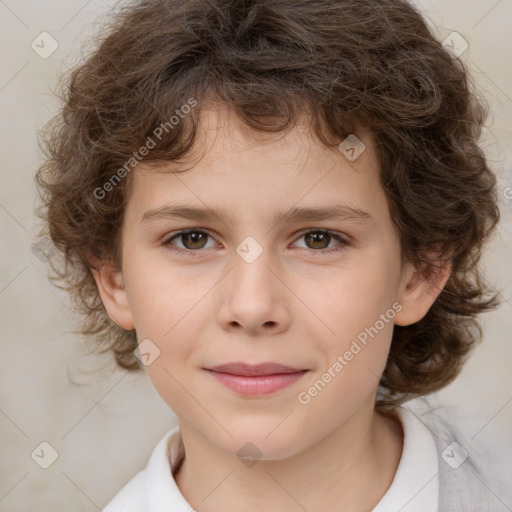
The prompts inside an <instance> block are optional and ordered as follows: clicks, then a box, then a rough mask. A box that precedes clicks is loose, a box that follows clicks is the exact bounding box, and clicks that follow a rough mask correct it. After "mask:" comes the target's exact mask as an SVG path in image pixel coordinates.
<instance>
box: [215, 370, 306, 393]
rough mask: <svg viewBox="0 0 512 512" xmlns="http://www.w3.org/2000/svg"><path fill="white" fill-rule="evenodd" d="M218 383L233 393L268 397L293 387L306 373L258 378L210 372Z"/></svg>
mask: <svg viewBox="0 0 512 512" xmlns="http://www.w3.org/2000/svg"><path fill="white" fill-rule="evenodd" d="M208 371H209V372H210V373H211V374H212V375H213V376H214V377H215V378H216V379H217V380H218V381H220V382H221V383H222V384H224V386H226V387H228V388H229V389H231V390H232V391H236V392H237V393H242V394H244V395H268V394H270V393H275V392H276V391H279V390H280V389H283V388H286V387H287V386H291V385H292V384H293V383H294V382H296V381H298V380H299V379H300V378H301V377H302V376H303V375H304V374H305V373H306V372H307V370H305V371H301V372H295V373H279V374H276V375H260V376H258V377H246V376H243V375H233V374H231V373H221V372H215V371H212V370H208Z"/></svg>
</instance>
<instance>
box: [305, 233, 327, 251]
mask: <svg viewBox="0 0 512 512" xmlns="http://www.w3.org/2000/svg"><path fill="white" fill-rule="evenodd" d="M304 240H306V245H307V246H308V247H309V248H310V249H327V247H328V246H329V242H330V241H331V235H330V234H329V233H326V232H323V231H311V232H310V233H306V234H305V235H304Z"/></svg>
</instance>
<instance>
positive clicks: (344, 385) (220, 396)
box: [108, 110, 435, 459]
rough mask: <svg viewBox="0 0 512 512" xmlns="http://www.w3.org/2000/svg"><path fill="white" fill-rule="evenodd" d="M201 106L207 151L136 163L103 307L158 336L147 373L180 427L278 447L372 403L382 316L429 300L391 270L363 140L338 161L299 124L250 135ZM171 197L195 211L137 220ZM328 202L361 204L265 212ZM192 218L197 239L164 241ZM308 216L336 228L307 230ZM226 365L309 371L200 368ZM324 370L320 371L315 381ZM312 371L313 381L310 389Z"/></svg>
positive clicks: (392, 239) (387, 328)
mask: <svg viewBox="0 0 512 512" xmlns="http://www.w3.org/2000/svg"><path fill="white" fill-rule="evenodd" d="M203 116H204V117H203V120H204V124H203V125H202V126H203V128H204V127H207V131H204V132H202V133H201V135H200V138H199V139H198V141H197V147H199V148H201V150H203V149H205V150H206V151H205V156H204V157H203V158H202V159H201V160H200V161H199V162H198V163H197V165H196V166H195V167H194V168H192V169H191V170H189V171H187V172H185V173H181V174H175V175H173V174H170V173H167V174H166V173H159V172H158V173H157V172H148V171H147V169H146V170H144V165H143V164H141V165H140V166H139V168H137V169H136V170H135V171H134V173H135V174H134V176H133V178H134V183H133V189H132V193H131V196H130V198H129V202H128V205H127V209H126V212H125V219H124V224H123V237H122V254H123V259H122V266H123V269H122V277H121V278H120V279H121V281H119V282H120V283H121V282H122V284H121V287H120V288H119V289H118V290H117V291H116V294H117V299H115V300H116V301H117V305H116V306H113V305H110V304H109V305H108V309H109V314H110V316H111V318H113V319H114V320H115V321H116V322H117V323H118V324H119V325H121V326H123V327H124V328H127V329H131V328H135V329H136V331H137V335H138V339H139V343H140V342H142V340H145V339H150V340H152V342H153V343H154V344H155V345H156V346H157V347H158V348H159V350H160V355H159V356H158V357H157V358H156V359H155V360H154V361H153V362H152V363H151V364H150V365H148V366H147V367H146V370H147V372H148V374H149V377H150V379H151V381H152V382H153V384H154V386H155V388H156V389H157V391H158V392H159V393H160V395H161V396H162V398H163V399H164V400H165V401H166V402H167V403H168V405H169V406H170V407H171V408H172V409H173V411H174V412H175V413H176V415H177V416H178V418H179V419H180V422H181V423H182V424H184V425H187V426H188V428H192V429H194V430H195V431H196V432H198V433H199V434H201V435H202V436H204V437H205V438H206V439H208V440H210V441H211V442H212V443H214V444H215V445H217V446H218V447H220V448H221V449H223V450H225V451H227V452H228V453H232V454H235V453H236V452H237V451H238V450H239V449H240V448H241V447H242V446H243V445H245V443H246V442H249V441H250V442H252V443H253V444H255V445H256V446H257V447H258V449H259V450H260V451H261V452H262V453H263V457H264V458H268V459H275V458H281V457H287V456H290V455H293V454H294V453H297V452H300V451H302V450H304V449H306V448H308V447H309V446H312V445H313V444H314V443H316V442H318V441H319V440H321V439H323V438H324V437H325V436H327V435H328V434H329V433H331V432H333V431H334V430H335V429H337V428H338V427H340V426H342V425H343V424H344V422H346V420H348V418H350V417H351V416H352V415H353V414H354V413H356V412H358V411H359V412H361V414H363V412H362V411H366V412H365V413H368V414H370V415H371V413H372V411H373V407H374V400H375V394H376V390H377V385H378V381H379V377H380V375H381V373H382V371H383V369H384V367H385V365H386V359H387V355H388V351H389V347H390V342H391V337H392V329H393V322H395V323H403V324H407V323H411V322H412V321H416V320H419V319H420V318H421V317H422V316H423V315H424V314H425V313H426V311H427V310H428V307H429V306H430V304H431V303H432V302H433V300H434V299H435V297H434V296H431V297H430V299H428V300H426V301H425V300H423V302H421V301H420V302H421V304H420V305H419V306H418V304H417V302H418V300H417V297H418V293H419V292H418V290H417V287H416V288H415V287H414V281H415V279H414V278H413V272H412V269H410V268H409V266H406V269H405V271H404V272H403V273H401V267H400V246H399V240H398V234H397V232H396V231H395V228H394V225H393V224H392V221H391V217H390V213H389V209H388V205H387V202H386V196H385V194H384V191H383V189H382V187H381V185H380V182H379V175H378V173H379V168H378V163H377V160H376V155H375V151H374V149H373V147H372V142H371V140H369V139H364V142H365V144H366V150H365V151H364V152H363V153H362V154H361V155H360V156H359V157H358V158H357V160H356V161H354V162H350V161H349V160H347V159H346V157H345V156H344V155H343V154H342V153H341V152H339V151H337V150H329V149H328V148H326V147H325V146H323V145H321V144H320V143H319V142H315V141H314V139H313V138H312V137H311V136H310V135H309V132H308V131H306V130H304V128H303V127H296V128H294V129H293V130H292V131H290V132H289V133H288V134H287V135H286V136H284V137H282V136H281V137H282V138H281V139H280V140H276V138H275V137H274V138H272V137H267V139H266V141H264V142H262V139H260V140H259V141H257V140H255V139H253V138H246V137H245V135H247V134H250V133H251V132H250V130H248V129H244V131H243V132H242V131H241V129H240V124H239V121H238V119H237V118H236V117H235V116H234V115H232V114H229V113H228V111H227V110H222V111H213V110H212V111H203ZM244 134H245V135H244ZM195 162H196V161H194V163H195ZM169 168H170V167H169V166H167V169H169ZM178 204H179V205H180V206H184V205H187V206H188V207H190V208H197V209H201V210H205V209H206V211H207V215H206V217H205V218H203V219H202V220H189V219H184V218H179V217H166V216H153V217H149V218H147V219H146V220H143V216H144V214H145V213H147V212H149V211H150V210H154V209H156V208H161V207H163V206H167V205H168V206H169V208H170V207H171V206H170V205H178ZM336 205H338V206H340V207H350V208H353V209H356V210H360V211H362V212H366V213H367V214H368V215H367V216H364V217H361V216H352V217H351V216H346V217H345V218H344V216H340V217H339V218H335V217H332V218H325V220H300V219H295V220H293V219H286V218H283V219H282V220H280V221H277V220H276V219H279V218H281V217H282V216H283V214H288V213H290V212H293V211H294V210H295V209H302V208H308V209H311V210H318V209H325V208H334V207H335V206H336ZM208 210H211V211H213V212H221V211H222V213H219V214H218V215H219V216H218V217H216V216H214V215H213V214H211V213H210V212H209V211H208ZM192 228H193V229H194V230H199V229H200V230H202V231H207V233H208V236H206V235H203V238H201V235H199V234H196V235H195V238H194V237H190V236H189V237H187V236H181V237H179V236H178V237H176V238H174V240H173V241H172V243H173V244H174V245H172V246H171V245H167V246H166V245H164V244H163V241H165V240H168V239H169V238H170V237H171V235H172V234H173V233H175V232H178V231H179V230H184V229H192ZM319 229H322V230H329V231H331V232H332V233H333V236H332V237H331V238H330V239H329V238H328V237H324V238H322V237H321V234H319V233H317V234H316V236H315V233H312V234H311V235H309V236H304V235H305V232H306V231H307V230H309V231H315V230H319ZM334 235H339V236H340V237H342V239H344V240H347V241H348V243H344V242H340V241H339V240H337V239H336V237H335V236H334ZM248 238H249V239H248ZM247 239H248V240H247ZM203 247H204V248H203ZM172 248H174V249H176V250H175V251H173V250H172ZM187 248H188V251H187V250H186V249H187ZM335 248H337V249H340V250H339V251H333V250H332V249H335ZM180 249H181V252H179V251H180ZM237 251H238V252H237ZM244 251H246V252H244ZM259 251H261V254H259ZM258 254H259V255H258ZM250 258H254V260H253V259H250ZM413 290H416V291H413ZM411 294H412V295H411ZM414 294H416V295H414ZM415 300H416V302H414V301H415ZM393 304H394V306H393ZM400 310H401V311H400ZM416 317H417V318H416ZM365 329H368V330H367V331H365ZM363 333H366V344H364V343H363V342H362V341H361V340H363V339H364V338H365V336H364V334H363ZM369 333H371V335H370V334H369ZM358 336H359V339H358ZM354 341H356V342H357V345H358V346H359V350H358V349H357V348H356V345H353V342H354ZM146 343H147V342H146ZM351 347H352V350H351ZM146 348H147V347H146ZM347 351H349V352H350V353H351V354H352V357H351V356H350V355H348V356H347V355H346V353H347ZM149 352H150V353H151V350H150V351H149ZM339 356H341V360H340V359H339V358H338V357H339ZM150 357H151V358H152V357H154V355H151V356H150ZM337 361H338V363H339V364H338V365H336V364H335V363H336V362H337ZM341 361H343V362H341ZM233 362H244V363H246V364H249V365H256V364H259V363H265V362H273V363H278V364H281V365H286V366H289V367H292V368H295V369H300V370H307V371H305V372H304V373H303V374H301V376H299V377H298V378H297V379H295V380H294V381H293V382H291V383H289V385H287V386H285V387H283V388H281V389H279V390H276V391H274V392H269V393H267V394H244V393H242V392H239V391H235V390H233V389H231V388H229V387H227V386H226V385H225V384H223V383H222V382H221V381H220V380H218V379H217V378H216V377H215V376H214V374H213V373H212V372H210V371H208V370H207V369H209V368H212V367H215V366H218V365H224V364H227V363H233ZM340 366H341V370H340ZM329 368H330V369H331V371H330V377H331V378H330V379H329V376H327V377H324V379H323V380H322V376H323V374H324V373H325V372H328V370H329ZM319 380H322V382H323V384H320V385H318V384H317V387H318V388H319V389H320V391H318V390H317V391H316V393H315V390H313V391H311V390H310V388H311V386H313V385H314V384H315V382H317V381H319Z"/></svg>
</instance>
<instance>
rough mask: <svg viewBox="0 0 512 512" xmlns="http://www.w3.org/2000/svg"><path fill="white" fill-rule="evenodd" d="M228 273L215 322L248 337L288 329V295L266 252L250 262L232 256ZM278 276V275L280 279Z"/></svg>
mask: <svg viewBox="0 0 512 512" xmlns="http://www.w3.org/2000/svg"><path fill="white" fill-rule="evenodd" d="M231 264H232V269H231V271H230V272H229V273H228V275H227V276H226V277H225V278H224V280H223V281H224V282H223V283H222V285H221V289H220V294H221V298H220V306H219V310H218V322H219V324H220V325H221V327H222V328H223V329H225V330H230V331H232V330H236V329H238V330H240V331H242V330H243V331H245V332H246V333H247V334H249V335H257V334H266V335H269V334H278V333H280V332H283V331H285V330H287V329H288V327H289V325H290V311H289V309H288V306H289V304H288V302H287V300H288V301H289V300H290V297H289V294H290V292H289V291H288V290H287V288H286V286H285V285H284V284H283V276H282V272H280V271H279V268H280V266H279V263H278V262H276V261H275V259H273V258H272V256H271V254H270V250H263V252H262V253H261V254H260V255H259V256H258V257H257V258H256V259H254V260H253V261H251V259H244V257H242V256H240V255H239V254H238V253H234V255H233V258H232V261H231ZM280 274H281V275H280Z"/></svg>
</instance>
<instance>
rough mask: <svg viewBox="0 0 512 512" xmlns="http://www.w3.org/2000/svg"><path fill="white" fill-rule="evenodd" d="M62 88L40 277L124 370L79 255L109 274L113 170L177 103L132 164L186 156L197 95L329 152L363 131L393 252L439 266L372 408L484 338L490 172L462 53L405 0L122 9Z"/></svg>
mask: <svg viewBox="0 0 512 512" xmlns="http://www.w3.org/2000/svg"><path fill="white" fill-rule="evenodd" d="M61 85H62V86H63V89H62V91H61V93H60V95H61V97H62V99H63V102H64V105H63V108H62V110H61V112H60V113H59V115H58V116H57V117H55V118H54V119H53V120H52V122H51V123H49V124H48V125H47V126H46V127H45V130H44V131H43V137H42V146H43V149H44V150H45V155H46V159H45V161H44V163H43V164H42V166H41V167H40V169H39V170H38V172H37V175H36V181H37V184H38V187H39V190H40V195H41V199H42V203H43V204H42V205H41V206H40V207H39V209H38V215H39V216H40V217H42V218H43V219H44V221H45V228H44V229H43V231H42V232H41V234H48V235H49V237H50V238H51V240H52V242H53V243H54V244H55V246H56V247H57V249H58V250H59V252H60V256H61V259H60V261H58V260H59V258H53V259H52V260H51V261H50V268H51V270H52V272H53V274H54V275H53V276H51V277H50V279H51V280H52V282H53V283H54V284H56V285H57V286H59V287H60V288H63V289H66V290H68V292H69V294H70V297H71V298H72V299H73V302H72V303H73V305H74V307H75V308H77V309H78V311H79V312H80V313H82V314H83V315H84V317H83V324H82V325H81V330H80V331H79V332H80V333H82V334H84V335H86V336H87V337H93V338H94V339H95V340H96V341H97V343H98V350H99V351H100V352H106V351H110V350H112V351H113V353H114V354H115V359H116V361H117V363H118V364H119V365H120V366H121V367H123V368H126V369H130V370H136V369H141V368H143V367H142V365H141V364H140V363H139V361H138V360H137V359H136V358H135V356H134V354H133V351H134V349H135V348H136V346H137V337H136V332H135V330H133V331H125V330H123V329H122V328H120V327H119V326H118V325H116V324H115V323H114V322H112V321H111V319H110V318H109V316H108V315H107V313H106V310H105V308H104V306H103V303H102V301H101V298H100V296H99V293H98V290H97V287H96V283H95V281H94V278H93V276H92V273H91V270H90V269H91V267H93V268H96V267H94V266H93V263H92V262H93V261H94V258H97V259H98V260H101V261H109V262H111V263H113V264H114V265H115V266H116V267H117V268H120V262H121V259H120V231H121V229H120V228H121V225H122V221H123V212H124V209H125V206H126V198H127V193H128V191H129V186H130V183H131V181H132V179H131V173H130V172H128V171H129V170H130V169H128V168H127V167H126V163H127V162H129V161H131V160H130V159H133V157H134V154H135V153H137V151H139V150H140V149H141V147H142V146H144V145H146V144H147V141H148V140H149V139H148V137H152V136H153V139H154V134H155V130H158V128H159V127H161V126H162V124H163V123H167V124H169V116H170V115H173V114H174V115H178V114H179V109H180V108H181V107H182V106H183V105H185V104H187V102H190V98H191V97H192V98H194V99H195V100H194V101H196V105H197V106H196V107H195V108H191V109H189V110H190V112H189V113H188V114H187V115H184V116H180V122H179V123H177V124H176V125H174V126H172V129H167V130H165V133H163V132H162V134H161V135H162V136H161V138H159V140H158V143H157V144H155V145H154V147H153V148H152V149H150V150H149V152H148V153H147V155H146V156H145V157H144V161H145V162H146V163H147V162H158V161H160V162H161V161H162V160H179V159H180V158H182V157H184V156H186V154H187V152H188V151H189V149H190V148H191V146H192V144H193V142H194V140H195V138H196V132H197V131H198V126H199V113H200V111H201V106H202V105H203V106H204V105H205V102H206V101H207V100H208V99H212V98H213V99H214V100H216V101H220V102H223V103H225V104H228V105H230V106H232V107H233V108H234V109H235V110H236V112H237V115H239V116H240V118H241V119H242V120H243V121H244V122H245V123H246V124H247V125H248V126H249V127H252V128H253V129H255V130H259V131H260V132H281V131H283V130H286V129H288V128H290V127H293V126H294V125H295V123H296V122H297V120H298V118H299V117H302V116H307V118H309V119H310V122H311V126H312V127H313V128H314V130H315V133H316V134H317V135H318V137H319V138H320V140H321V141H322V142H323V143H324V144H326V145H327V146H329V147H333V146H335V145H337V144H339V142H340V140H342V139H344V138H345V137H346V136H347V135H349V134H351V133H355V134H357V133H360V132H359V131H358V130H360V129H361V127H363V126H364V127H365V129H366V130H367V129H370V132H371V135H372V137H373V139H374V140H375V141H376V150H377V155H378V159H379V163H380V167H381V173H380V178H381V184H382V186H383V188H384V191H385V193H386V195H387V198H388V203H389V208H390V212H391V215H392V220H393V222H394V224H395V225H396V228H397V230H398V232H399V235H400V242H401V250H402V258H403V261H408V262H413V263H414V264H416V265H423V266H424V272H425V275H426V276H432V275H433V274H432V273H435V272H436V271H437V270H438V266H439V264H440V263H439V262H441V264H443V262H444V263H446V262H450V263H451V265H452V272H451V275H450V278H449V280H448V282H447V284H446V285H445V287H444V289H443V290H442V292H441V293H440V295H439V296H438V298H437V300H436V301H435V303H434V304H433V305H432V307H431V308H430V310H429V311H428V313H427V315H426V316H425V317H424V318H423V319H422V320H421V321H419V322H417V323H415V324H413V325H409V326H395V328H394V333H393V339H392V344H391V350H390V354H389V358H388V362H387V366H386V368H385V371H384V373H383V375H382V379H381V382H380V391H381V396H380V397H379V400H377V404H376V405H377V406H383V407H391V408H392V407H394V406H396V405H398V404H400V403H402V402H403V401H405V400H407V399H409V398H413V397H415V396H419V395H424V394H427V393H430V392H433V391H436V390H438V389H440V388H442V387H443V386H445V385H446V384H448V383H449V382H451V381H452V380H453V379H454V378H455V377H456V375H457V374H458V373H459V371H460V369H461V366H462V364H463V362H464V360H465V359H466V357H467V355H468V354H469V352H470V350H471V349H472V348H473V346H474V345H475V343H476V342H478V341H480V340H481V335H482V330H481V327H480V325H479V322H478V320H477V318H476V315H477V314H479V313H481V312H484V311H487V310H491V309H493V308H495V307H497V306H498V304H499V302H498V300H497V294H496V293H494V291H493V290H492V289H491V288H490V287H489V286H488V285H487V284H486V283H485V280H484V278H483V276H482V273H481V269H480V268H479V267H478V263H479V259H480V254H481V250H482V246H483V244H484V242H485V241H486V239H488V237H489V234H490V233H491V231H492V230H493V228H494V227H495V225H496V224H497V222H498V220H499V209H498V206H497V192H496V178H495V176H494V174H493V173H492V172H491V170H490V169H489V167H488V164H487V162H486V159H485V156H484V154H483V151H482V150H481V149H480V148H479V147H478V145H477V142H478V139H479V137H480V132H481V129H482V126H483V123H484V120H485V118H486V115H487V107H486V106H485V103H484V101H483V100H482V99H481V98H479V96H478V95H477V93H476V92H475V88H474V84H473V82H472V79H471V77H470V76H469V74H468V71H467V68H466V66H465V64H464V62H463V61H462V60H461V59H460V58H455V57H454V56H453V55H452V54H450V53H449V52H448V51H447V50H446V49H445V48H444V46H443V44H442V43H441V42H440V41H438V40H437V39H436V37H435V36H434V35H433V33H432V32H431V31H430V29H429V28H428V26H427V24H426V22H425V20H424V19H423V18H422V16H421V14H420V13H419V12H418V11H417V10H416V9H415V8H413V7H412V6H411V5H410V4H408V3H407V2H405V1H402V0H332V1H329V2H325V1H320V0H293V1H292V0H252V1H251V0H187V1H178V0H139V1H135V2H129V3H127V4H126V5H121V6H118V7H117V9H116V10H115V11H114V12H113V13H112V14H111V16H110V26H109V27H108V30H107V29H106V28H104V35H102V36H101V37H98V39H97V45H96V47H95V48H94V49H93V51H92V52H91V53H90V55H89V56H88V57H87V58H86V59H85V61H84V62H83V63H81V64H80V65H79V66H78V67H76V68H75V69H73V70H71V71H70V72H69V73H68V74H66V75H63V76H62V82H61ZM157 133H160V132H157ZM137 154H138V153H137ZM133 163H135V164H136V163H137V162H132V164H133ZM123 166H124V167H123ZM122 168H124V169H125V172H120V170H121V169H122ZM116 173H117V176H118V177H122V179H121V180H117V181H118V182H119V183H118V182H116V183H113V181H112V178H113V177H114V175H115V174H116ZM109 180H110V183H111V184H113V185H112V186H111V187H108V193H104V192H101V194H100V192H99V191H100V190H103V191H105V190H107V188H105V184H106V183H107V182H109ZM114 185H117V186H114ZM100 195H101V196H102V197H101V198H99V197H98V196H100ZM433 248H436V252H435V255H433V253H432V249H433ZM58 283H60V284H58Z"/></svg>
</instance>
